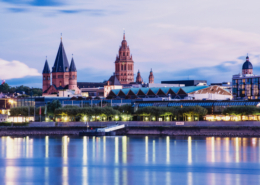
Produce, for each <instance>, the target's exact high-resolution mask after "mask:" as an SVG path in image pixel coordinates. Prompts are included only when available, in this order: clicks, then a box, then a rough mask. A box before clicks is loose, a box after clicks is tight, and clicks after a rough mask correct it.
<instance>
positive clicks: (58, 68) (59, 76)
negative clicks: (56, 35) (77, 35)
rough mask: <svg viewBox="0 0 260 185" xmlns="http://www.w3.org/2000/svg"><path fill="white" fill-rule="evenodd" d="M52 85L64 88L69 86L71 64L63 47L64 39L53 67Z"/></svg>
mask: <svg viewBox="0 0 260 185" xmlns="http://www.w3.org/2000/svg"><path fill="white" fill-rule="evenodd" d="M52 85H55V86H56V87H63V88H64V87H65V86H67V85H69V63H68V59H67V56H66V53H65V49H64V47H63V43H62V38H61V40H60V46H59V49H58V53H57V56H56V59H55V62H54V65H53V67H52Z"/></svg>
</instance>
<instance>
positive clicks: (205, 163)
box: [0, 136, 260, 185]
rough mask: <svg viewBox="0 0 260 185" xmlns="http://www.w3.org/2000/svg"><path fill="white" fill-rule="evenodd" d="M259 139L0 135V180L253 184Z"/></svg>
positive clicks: (256, 180)
mask: <svg viewBox="0 0 260 185" xmlns="http://www.w3.org/2000/svg"><path fill="white" fill-rule="evenodd" d="M149 141H150V143H149ZM259 141H260V138H256V137H254V138H241V137H234V138H232V137H230V138H228V137H225V138H223V137H206V138H203V137H201V138H200V137H180V138H176V137H168V136H167V137H155V136H149V137H148V136H146V137H141V136H135V137H131V140H129V137H127V136H122V137H105V136H104V137H86V136H84V137H72V136H70V137H68V136H63V137H61V138H60V137H53V136H44V137H20V138H19V137H1V138H0V145H1V146H0V149H1V152H0V161H1V168H0V174H3V175H1V176H0V182H4V183H3V184H15V185H20V184H23V183H22V182H28V184H37V183H38V184H45V185H49V184H65V185H66V184H83V185H88V184H104V185H110V184H113V185H115V184H118V185H121V184H123V185H132V184H134V185H136V184H137V185H138V184H142V185H143V184H147V185H150V184H166V185H167V184H188V185H193V184H212V185H217V184H225V185H233V184H235V185H242V184H250V185H251V184H252V185H253V184H259V182H260V177H259V172H260V165H259V164H260V142H259ZM205 149H206V150H205ZM149 153H150V155H149ZM187 164H188V165H187Z"/></svg>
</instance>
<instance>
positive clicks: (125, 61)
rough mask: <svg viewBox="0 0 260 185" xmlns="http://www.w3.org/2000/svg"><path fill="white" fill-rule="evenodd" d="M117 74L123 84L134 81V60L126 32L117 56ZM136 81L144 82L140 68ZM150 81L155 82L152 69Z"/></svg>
mask: <svg viewBox="0 0 260 185" xmlns="http://www.w3.org/2000/svg"><path fill="white" fill-rule="evenodd" d="M115 76H116V78H117V79H118V80H119V82H120V83H121V84H122V85H124V84H131V83H134V61H133V57H132V55H131V54H130V49H129V46H128V45H127V41H126V40H125V33H124V35H123V40H122V42H121V46H120V48H119V51H118V55H117V56H116V61H115ZM136 83H139V84H141V83H143V79H142V77H141V73H140V71H139V70H138V73H137V76H136ZM149 83H154V76H153V72H152V70H151V71H150V75H149Z"/></svg>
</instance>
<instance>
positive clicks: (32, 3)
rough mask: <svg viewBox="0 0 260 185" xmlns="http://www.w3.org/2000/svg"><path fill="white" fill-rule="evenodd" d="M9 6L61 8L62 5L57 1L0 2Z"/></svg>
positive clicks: (12, 0) (13, 0)
mask: <svg viewBox="0 0 260 185" xmlns="http://www.w3.org/2000/svg"><path fill="white" fill-rule="evenodd" d="M2 1H3V2H7V3H10V4H15V5H17V4H24V5H30V6H61V5H63V4H64V3H62V1H57V0H2Z"/></svg>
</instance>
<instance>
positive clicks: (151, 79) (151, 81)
mask: <svg viewBox="0 0 260 185" xmlns="http://www.w3.org/2000/svg"><path fill="white" fill-rule="evenodd" d="M149 83H150V84H153V83H154V76H153V71H152V69H151V71H150V75H149Z"/></svg>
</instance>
